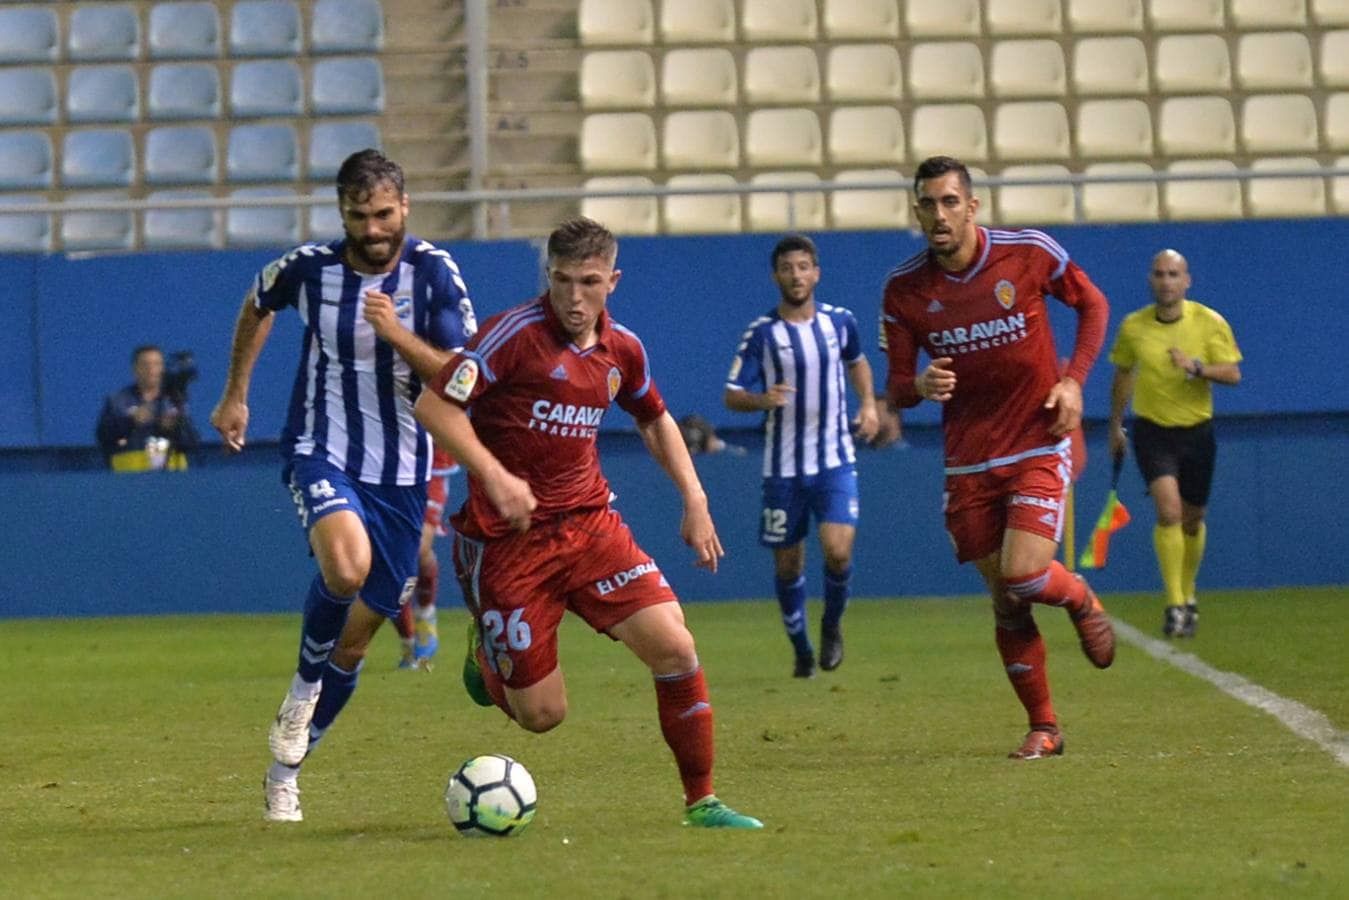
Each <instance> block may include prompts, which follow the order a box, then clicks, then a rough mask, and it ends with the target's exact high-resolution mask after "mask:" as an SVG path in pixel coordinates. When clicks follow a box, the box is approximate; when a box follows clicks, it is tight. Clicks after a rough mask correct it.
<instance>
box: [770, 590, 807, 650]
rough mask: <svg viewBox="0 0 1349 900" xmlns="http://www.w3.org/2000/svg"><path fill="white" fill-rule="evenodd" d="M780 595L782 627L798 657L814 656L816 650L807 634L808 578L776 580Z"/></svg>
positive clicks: (779, 605) (779, 604)
mask: <svg viewBox="0 0 1349 900" xmlns="http://www.w3.org/2000/svg"><path fill="white" fill-rule="evenodd" d="M774 586H775V587H776V588H777V593H778V607H779V608H780V609H781V610H782V626H783V627H784V628H786V629H787V639H788V640H790V641H791V642H792V647H793V649H795V650H796V655H797V656H814V655H815V648H814V647H812V646H811V644H810V636H809V635H808V634H807V633H806V576H804V575H802V576H801V577H799V578H795V579H793V580H791V581H783V580H781V579H774Z"/></svg>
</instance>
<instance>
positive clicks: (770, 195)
mask: <svg viewBox="0 0 1349 900" xmlns="http://www.w3.org/2000/svg"><path fill="white" fill-rule="evenodd" d="M750 183H751V184H765V185H767V184H788V185H796V184H801V185H812V184H819V183H820V176H818V175H816V174H815V173H814V172H761V173H760V174H758V175H755V176H754V177H752V178H751V179H750ZM747 206H748V219H749V222H748V229H747V230H749V231H805V230H814V229H819V228H823V227H824V225H825V215H824V194H823V193H821V192H819V191H783V192H782V193H780V194H779V193H777V192H775V191H765V192H763V193H753V194H749V195H748V200H747Z"/></svg>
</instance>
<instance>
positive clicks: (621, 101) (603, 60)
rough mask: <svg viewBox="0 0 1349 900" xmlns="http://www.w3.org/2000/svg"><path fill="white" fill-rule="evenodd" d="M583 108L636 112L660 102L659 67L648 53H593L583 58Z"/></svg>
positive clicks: (581, 78) (593, 51) (643, 51)
mask: <svg viewBox="0 0 1349 900" xmlns="http://www.w3.org/2000/svg"><path fill="white" fill-rule="evenodd" d="M580 91H581V106H583V107H585V108H586V109H632V108H635V107H650V106H654V105H655V103H656V66H655V63H653V62H652V61H651V54H650V53H647V52H646V51H645V50H592V51H590V52H589V53H587V54H586V55H585V56H584V57H583V58H582V59H581V75H580Z"/></svg>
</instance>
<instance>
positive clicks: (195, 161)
mask: <svg viewBox="0 0 1349 900" xmlns="http://www.w3.org/2000/svg"><path fill="white" fill-rule="evenodd" d="M216 157H217V154H216V145H215V132H214V131H212V130H211V129H210V128H207V127H205V126H200V125H186V126H170V127H166V128H152V129H151V130H150V131H149V132H147V133H146V135H145V165H144V172H145V183H146V184H214V183H215V182H216V180H217V179H216V171H217V161H216Z"/></svg>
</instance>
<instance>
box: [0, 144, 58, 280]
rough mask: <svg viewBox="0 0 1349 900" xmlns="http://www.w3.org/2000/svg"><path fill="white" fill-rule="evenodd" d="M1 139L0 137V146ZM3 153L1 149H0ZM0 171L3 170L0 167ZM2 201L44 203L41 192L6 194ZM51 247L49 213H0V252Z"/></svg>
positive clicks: (50, 219)
mask: <svg viewBox="0 0 1349 900" xmlns="http://www.w3.org/2000/svg"><path fill="white" fill-rule="evenodd" d="M2 146H3V141H2V139H0V147H2ZM0 153H3V150H0ZM0 171H3V169H2V168H0ZM0 202H3V203H15V204H19V203H23V204H29V203H46V202H47V198H46V197H44V196H42V195H41V194H7V195H5V196H4V197H3V198H0ZM51 248H52V217H51V214H50V213H0V252H17V253H32V252H33V251H39V252H43V251H47V250H50V249H51Z"/></svg>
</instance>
